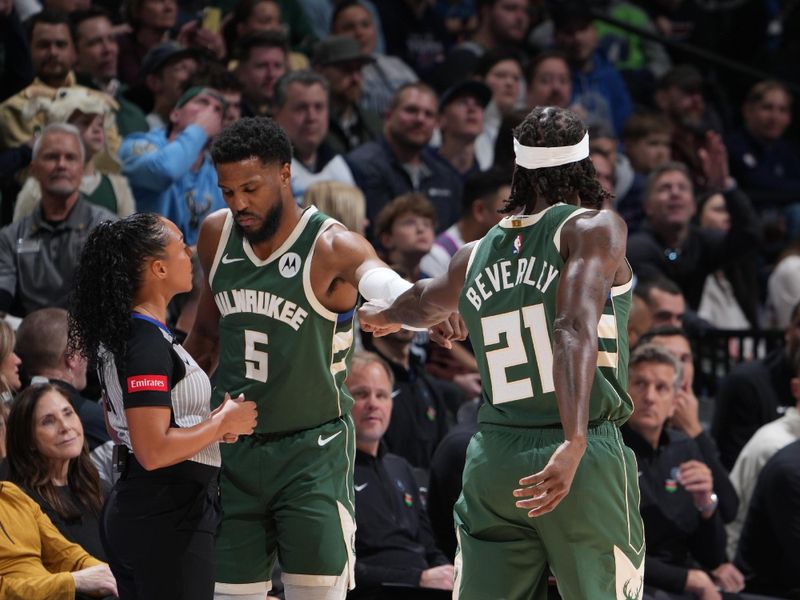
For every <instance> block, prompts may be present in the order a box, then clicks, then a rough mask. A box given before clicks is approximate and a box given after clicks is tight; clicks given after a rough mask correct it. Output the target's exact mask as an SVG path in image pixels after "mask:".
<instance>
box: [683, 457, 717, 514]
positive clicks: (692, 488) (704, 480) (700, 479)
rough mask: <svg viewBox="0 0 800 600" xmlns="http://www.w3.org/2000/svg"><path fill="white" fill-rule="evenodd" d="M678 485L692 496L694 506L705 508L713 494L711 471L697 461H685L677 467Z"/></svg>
mask: <svg viewBox="0 0 800 600" xmlns="http://www.w3.org/2000/svg"><path fill="white" fill-rule="evenodd" d="M677 479H678V483H680V484H681V485H682V486H683V487H684V489H685V490H686V491H687V492H689V493H690V494H691V495H692V498H693V499H694V504H695V506H707V505H708V504H710V503H711V494H713V493H714V476H713V475H712V473H711V469H709V468H708V466H707V465H705V464H704V463H701V462H700V461H699V460H687V461H686V462H685V463H681V465H680V466H679V467H678V477H677Z"/></svg>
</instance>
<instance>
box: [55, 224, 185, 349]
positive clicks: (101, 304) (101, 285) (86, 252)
mask: <svg viewBox="0 0 800 600" xmlns="http://www.w3.org/2000/svg"><path fill="white" fill-rule="evenodd" d="M169 240H170V237H169V232H168V230H167V229H166V227H165V226H164V222H163V220H162V219H161V217H159V216H158V215H156V214H154V213H137V214H134V215H131V216H130V217H127V218H125V219H122V220H120V221H106V222H104V223H101V224H100V225H98V226H97V227H96V228H95V229H94V231H92V233H91V234H90V235H89V238H88V239H87V240H86V245H85V246H84V247H83V252H82V253H81V260H80V263H79V264H78V268H77V270H76V271H75V276H74V280H73V283H72V292H71V294H70V299H69V343H68V346H67V347H68V349H69V351H70V352H77V353H79V354H80V355H82V356H83V357H85V358H86V359H87V360H88V361H89V362H90V363H94V362H95V361H96V360H97V356H98V352H99V350H100V347H101V346H102V347H103V348H105V349H106V350H107V351H110V352H111V353H112V354H113V355H114V358H115V360H116V361H117V364H118V365H121V364H123V362H124V357H125V347H126V340H127V339H128V335H129V333H130V315H131V309H132V306H133V297H134V294H135V293H136V290H138V289H139V286H140V285H141V283H142V274H143V272H144V264H145V261H146V260H148V259H154V258H163V257H164V256H165V253H164V250H165V248H166V246H167V244H169Z"/></svg>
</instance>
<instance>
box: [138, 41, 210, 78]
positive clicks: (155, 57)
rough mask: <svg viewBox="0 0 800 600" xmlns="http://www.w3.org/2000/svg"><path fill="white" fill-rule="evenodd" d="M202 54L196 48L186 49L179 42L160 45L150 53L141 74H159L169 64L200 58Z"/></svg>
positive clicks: (146, 57)
mask: <svg viewBox="0 0 800 600" xmlns="http://www.w3.org/2000/svg"><path fill="white" fill-rule="evenodd" d="M200 57H201V52H200V51H199V50H197V49H196V48H184V47H183V46H181V45H180V44H179V43H178V42H174V41H170V42H164V43H163V44H159V45H158V46H156V47H155V48H153V49H152V50H150V52H148V53H147V54H146V55H145V57H144V60H142V67H141V69H140V73H141V75H142V76H144V75H150V74H151V73H157V72H158V71H160V70H161V69H163V68H164V67H165V66H166V65H167V63H169V62H172V61H175V60H180V59H181V58H200Z"/></svg>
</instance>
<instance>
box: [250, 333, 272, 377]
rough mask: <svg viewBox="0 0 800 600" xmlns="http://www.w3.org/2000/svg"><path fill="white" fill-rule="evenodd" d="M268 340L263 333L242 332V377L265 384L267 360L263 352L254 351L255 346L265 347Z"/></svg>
mask: <svg viewBox="0 0 800 600" xmlns="http://www.w3.org/2000/svg"><path fill="white" fill-rule="evenodd" d="M268 341H269V339H268V338H267V334H266V333H264V332H263V331H252V330H250V329H245V330H244V366H245V373H244V376H245V377H247V378H248V379H255V380H256V381H260V382H262V383H265V382H266V381H267V359H268V358H269V356H268V355H267V353H266V352H264V351H263V350H256V344H262V345H264V346H266V345H267V342H268Z"/></svg>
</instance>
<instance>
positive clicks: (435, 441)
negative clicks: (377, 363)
mask: <svg viewBox="0 0 800 600" xmlns="http://www.w3.org/2000/svg"><path fill="white" fill-rule="evenodd" d="M384 358H386V360H387V362H388V363H389V366H390V367H391V368H392V371H393V372H394V382H395V383H394V392H393V398H394V403H393V406H392V420H391V422H390V423H389V429H388V430H387V431H386V433H385V434H384V436H383V440H384V442H385V443H386V447H387V448H388V450H389V451H390V452H393V453H395V454H397V455H399V456H402V457H403V458H405V459H406V460H407V461H408V462H409V463H411V466H412V467H416V468H420V469H429V468H430V464H431V458H433V452H434V451H435V450H436V447H437V446H438V445H439V442H441V441H442V439H444V436H445V435H447V431H448V418H447V406H446V405H445V402H444V396H443V394H442V389H441V387H440V380H438V379H436V378H435V377H433V376H432V375H428V373H427V372H426V371H425V367H424V366H423V365H422V364H421V363H420V361H419V359H418V358H417V357H416V356H415V355H414V354H411V357H410V368H409V369H408V370H406V369H405V368H404V367H403V366H402V365H399V364H397V363H395V362H392V361H391V360H389V359H388V358H387V357H385V356H384Z"/></svg>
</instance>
